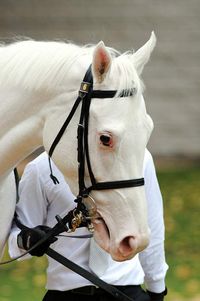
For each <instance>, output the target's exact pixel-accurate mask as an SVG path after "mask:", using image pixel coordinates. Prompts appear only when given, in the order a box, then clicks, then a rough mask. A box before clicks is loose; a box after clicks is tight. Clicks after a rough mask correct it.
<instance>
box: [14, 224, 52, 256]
mask: <svg viewBox="0 0 200 301" xmlns="http://www.w3.org/2000/svg"><path fill="white" fill-rule="evenodd" d="M50 230H51V228H49V227H47V226H43V225H40V226H37V227H34V228H27V229H23V230H22V231H21V232H20V233H19V234H18V236H17V244H18V247H19V248H22V249H24V250H29V249H31V248H32V247H33V246H34V245H35V244H36V243H37V242H38V241H39V240H40V239H42V238H43V237H45V235H46V234H47V233H48V232H49V231H50ZM56 240H57V238H56V237H50V238H48V239H47V240H46V241H44V242H43V243H41V244H40V245H39V246H37V247H36V248H35V249H33V250H32V251H30V252H29V253H30V254H31V255H34V256H38V257H40V256H42V255H44V253H46V251H47V249H48V248H49V246H50V244H52V243H53V242H55V241H56Z"/></svg>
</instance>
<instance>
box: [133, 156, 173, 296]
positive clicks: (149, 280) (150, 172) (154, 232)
mask: <svg viewBox="0 0 200 301" xmlns="http://www.w3.org/2000/svg"><path fill="white" fill-rule="evenodd" d="M144 178H145V192H146V198H147V210H148V224H149V228H150V231H151V236H150V243H149V246H148V247H147V248H146V249H145V250H144V251H142V252H141V253H140V254H139V259H140V263H141V265H142V268H143V270H144V274H145V278H144V280H145V286H146V288H147V289H148V290H149V291H151V292H154V293H161V292H162V291H164V290H165V276H166V272H167V269H168V265H167V263H166V260H165V249H164V239H165V227H164V218H163V199H162V195H161V192H160V187H159V183H158V180H157V176H156V171H155V167H154V162H153V159H152V156H151V154H150V153H149V152H148V154H147V159H146V163H145V167H144Z"/></svg>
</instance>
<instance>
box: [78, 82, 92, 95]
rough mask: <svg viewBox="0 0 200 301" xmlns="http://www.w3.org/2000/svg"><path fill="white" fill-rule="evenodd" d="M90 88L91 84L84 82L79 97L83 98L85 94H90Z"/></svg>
mask: <svg viewBox="0 0 200 301" xmlns="http://www.w3.org/2000/svg"><path fill="white" fill-rule="evenodd" d="M90 86H91V83H88V82H82V83H81V86H80V89H79V96H80V97H83V96H84V95H85V94H88V92H89V89H90Z"/></svg>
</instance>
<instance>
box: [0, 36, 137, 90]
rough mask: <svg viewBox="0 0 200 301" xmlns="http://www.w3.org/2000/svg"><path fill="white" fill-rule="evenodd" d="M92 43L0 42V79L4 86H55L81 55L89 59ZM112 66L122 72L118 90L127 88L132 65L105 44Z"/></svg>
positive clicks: (48, 88) (30, 40)
mask: <svg viewBox="0 0 200 301" xmlns="http://www.w3.org/2000/svg"><path fill="white" fill-rule="evenodd" d="M94 47H95V45H93V44H87V45H81V46H80V45H76V44H75V43H71V42H64V41H35V40H32V39H26V40H22V41H18V40H17V41H15V42H13V43H11V44H8V45H0V70H1V71H0V83H1V85H4V86H9V85H10V86H11V85H12V86H16V87H17V86H22V87H23V88H24V89H27V90H33V89H34V90H40V89H47V90H51V89H54V90H55V89H56V87H59V86H60V85H62V83H64V82H65V83H66V75H67V73H68V72H70V70H71V67H72V66H73V64H74V63H75V62H76V61H77V60H78V59H79V58H80V57H82V56H85V57H86V58H87V59H88V58H90V60H89V61H88V66H89V64H90V63H91V60H92V54H93V50H94ZM107 49H108V50H109V52H110V54H111V56H112V57H114V58H116V60H113V62H114V64H113V65H114V67H115V68H117V69H118V70H119V71H120V74H123V76H122V79H120V84H119V90H120V89H121V88H122V89H130V88H132V87H133V80H132V79H133V78H134V80H135V73H136V72H135V69H134V67H131V65H133V64H130V60H129V56H130V55H131V54H132V52H125V53H123V54H121V53H120V52H119V51H117V50H116V49H114V48H111V47H107Z"/></svg>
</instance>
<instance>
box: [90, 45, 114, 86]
mask: <svg viewBox="0 0 200 301" xmlns="http://www.w3.org/2000/svg"><path fill="white" fill-rule="evenodd" d="M111 61H112V58H111V55H110V53H109V52H108V51H107V49H106V47H105V45H104V42H103V41H101V42H99V43H98V44H97V46H96V48H95V50H94V55H93V62H92V71H93V75H94V77H95V79H96V81H97V82H98V83H101V82H102V81H103V80H104V78H105V76H106V74H107V72H108V70H109V69H110V66H111Z"/></svg>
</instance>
